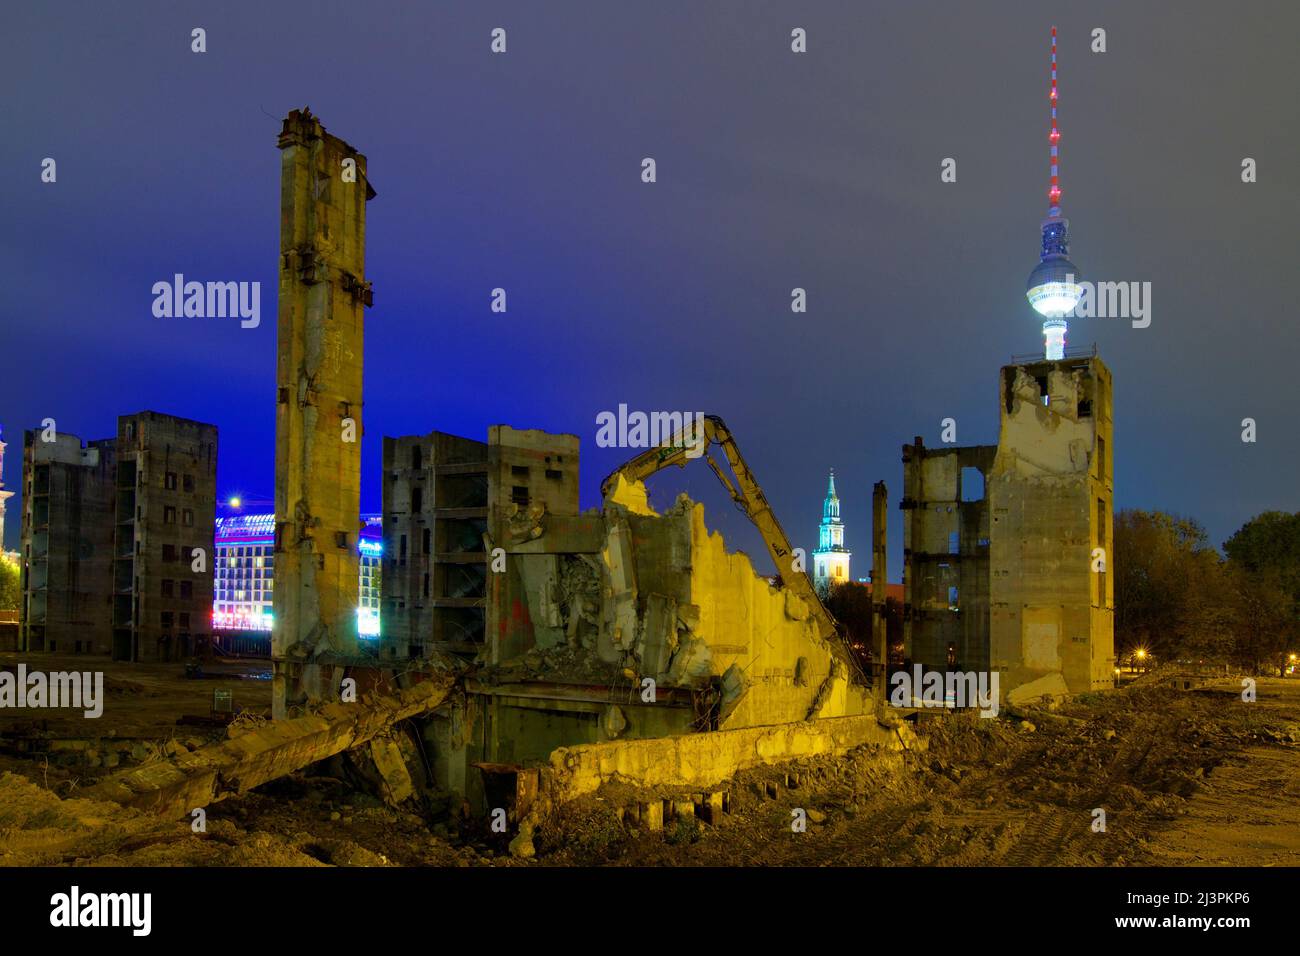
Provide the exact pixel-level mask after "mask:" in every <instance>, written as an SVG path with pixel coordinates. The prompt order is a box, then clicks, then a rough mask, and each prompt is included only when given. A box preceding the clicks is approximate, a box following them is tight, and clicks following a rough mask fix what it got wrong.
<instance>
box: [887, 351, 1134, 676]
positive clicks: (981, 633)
mask: <svg viewBox="0 0 1300 956" xmlns="http://www.w3.org/2000/svg"><path fill="white" fill-rule="evenodd" d="M999 384H1000V403H999V406H1000V417H1001V428H1000V432H999V438H998V444H997V445H996V446H979V447H969V448H951V447H945V448H942V449H928V448H925V447H924V445H923V443H922V442H921V440H920V439H919V438H918V439H917V440H916V441H915V442H914V443H913V444H911V445H905V446H904V447H903V470H904V482H905V497H904V499H903V501H902V502H901V503H900V506H899V507H900V508H901V509H903V510H904V512H905V513H906V514H907V521H906V524H905V527H904V561H905V565H906V570H905V574H904V583H905V586H906V606H905V610H904V630H905V645H906V654H907V656H908V657H909V658H910V659H911V660H912V661H914V662H916V663H920V664H922V665H924V666H925V667H927V668H935V669H939V670H950V669H957V670H996V671H998V672H999V673H1000V675H1001V676H1000V683H1001V690H1002V692H1003V694H1004V695H1005V694H1007V693H1008V692H1011V691H1013V690H1014V689H1015V688H1017V687H1019V686H1021V685H1025V684H1030V683H1035V684H1036V685H1037V686H1051V687H1056V686H1058V685H1060V684H1063V685H1064V686H1066V687H1068V689H1069V692H1070V693H1075V694H1077V693H1083V692H1086V691H1090V690H1099V689H1103V688H1108V687H1111V686H1112V685H1113V680H1112V673H1113V667H1114V583H1113V579H1112V575H1110V574H1109V573H1108V570H1107V566H1108V562H1109V561H1110V549H1111V543H1112V537H1113V517H1112V510H1113V504H1112V502H1113V497H1114V491H1113V479H1112V474H1113V467H1112V458H1111V455H1110V454H1109V452H1108V449H1109V448H1111V447H1113V446H1112V442H1111V437H1112V424H1111V409H1112V398H1111V389H1112V386H1111V373H1110V370H1109V369H1108V368H1107V367H1106V365H1105V364H1104V363H1103V362H1102V361H1101V359H1100V358H1097V357H1096V356H1095V355H1087V356H1083V357H1075V358H1067V359H1063V360H1060V361H1036V362H1031V363H1028V364H1024V365H1009V366H1006V367H1005V368H1003V369H1002V371H1001V374H1000V376H999ZM970 469H974V470H975V472H976V474H975V475H972V474H971V472H970ZM976 479H978V485H979V486H980V487H981V489H982V490H981V492H980V493H979V494H978V495H970V494H967V493H966V491H967V488H966V487H965V486H966V485H968V484H975V480H976ZM1054 675H1055V676H1054ZM1055 677H1059V681H1057V680H1056V679H1055ZM1049 678H1050V680H1049ZM1040 681H1044V683H1042V684H1041V685H1038V682H1040Z"/></svg>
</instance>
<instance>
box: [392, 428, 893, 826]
mask: <svg viewBox="0 0 1300 956" xmlns="http://www.w3.org/2000/svg"><path fill="white" fill-rule="evenodd" d="M487 448H488V452H489V454H488V457H489V461H490V462H492V466H491V467H490V468H489V469H488V472H487V479H488V480H487V489H486V492H487V494H486V497H487V500H489V501H490V502H491V505H490V507H489V508H488V514H487V532H486V543H485V544H484V545H483V546H482V547H483V549H484V550H483V551H482V552H481V553H479V554H477V555H476V560H485V562H486V580H485V596H484V599H483V609H484V619H485V627H484V644H483V646H482V647H481V649H480V650H479V652H478V653H477V655H476V656H475V658H474V661H473V663H472V666H471V667H470V670H469V672H468V674H467V676H466V678H465V681H464V689H465V693H464V695H463V696H462V697H459V698H457V699H455V700H454V701H452V702H451V703H449V704H448V706H447V707H445V708H444V709H443V710H442V711H440V712H439V713H438V715H437V717H436V719H435V720H434V721H433V722H431V724H430V725H429V726H428V728H427V731H426V741H427V743H428V744H429V745H430V750H431V752H432V754H433V758H432V764H433V769H434V777H435V780H436V781H437V782H438V784H439V785H440V786H442V787H444V788H446V789H449V790H454V791H457V792H459V793H462V794H464V795H466V796H467V797H469V798H470V799H471V801H472V802H481V800H482V799H483V797H484V794H483V791H482V789H481V788H482V778H481V775H480V774H478V773H476V772H475V768H480V769H482V768H483V767H484V766H488V767H491V768H492V770H493V772H498V773H499V772H501V771H502V770H503V768H516V769H520V770H521V769H522V768H524V767H526V766H537V765H540V764H543V763H545V762H546V761H547V760H549V759H550V754H551V753H552V751H555V750H556V749H557V748H560V747H571V746H577V745H583V744H596V743H604V742H609V741H613V740H638V739H649V738H662V737H672V736H678V735H684V734H695V733H701V732H712V731H719V730H734V729H739V728H745V727H756V726H769V725H776V724H786V723H795V722H803V721H808V720H814V719H816V718H820V717H841V716H853V715H862V714H870V713H871V712H872V697H871V693H870V690H869V689H868V688H867V687H866V686H865V685H864V684H863V683H862V682H861V681H859V680H851V677H853V676H855V675H852V674H851V670H852V668H851V667H850V666H849V665H848V664H847V663H846V662H845V659H844V657H845V654H844V649H843V648H842V647H835V646H833V645H832V642H830V641H826V640H823V639H822V638H821V637H819V634H818V631H817V629H816V627H815V624H814V621H813V619H812V613H811V609H810V608H809V607H808V605H807V604H806V603H805V602H804V601H803V599H801V598H800V597H798V596H797V595H796V594H795V593H794V592H792V591H790V590H788V589H782V588H777V587H774V586H773V585H772V584H771V583H769V581H768V580H767V579H766V578H764V577H762V576H760V575H758V574H756V573H755V571H754V568H753V566H752V565H751V563H750V561H749V559H748V558H747V557H746V556H745V555H743V554H737V553H731V552H728V551H727V549H726V546H725V544H724V542H723V540H722V537H721V535H719V534H717V533H710V532H709V530H708V528H707V527H706V526H705V523H704V509H703V506H701V505H699V504H695V503H693V502H691V501H690V500H689V499H687V498H685V497H684V496H683V497H682V498H680V499H679V500H678V501H677V503H676V504H675V505H674V506H673V507H672V508H671V509H669V510H668V511H666V512H665V513H663V514H659V513H656V512H655V511H654V510H653V509H651V508H650V507H649V505H648V503H647V496H646V490H645V487H644V485H642V484H640V483H639V482H636V483H626V482H620V483H619V484H618V485H617V486H616V487H615V488H614V490H613V492H612V493H611V494H610V496H609V497H608V498H607V499H606V501H605V503H604V506H603V508H601V509H599V510H592V511H588V512H585V513H580V512H579V511H578V507H577V483H576V475H577V466H578V455H577V439H576V438H574V437H573V436H555V435H547V434H546V433H543V432H523V431H518V430H516V429H512V428H508V427H506V426H495V427H494V428H493V429H492V430H491V434H490V435H489V441H488V443H487ZM435 471H436V465H435ZM437 481H438V478H437V477H436V476H435V477H434V482H435V484H436V482H437ZM386 517H387V514H386ZM449 520H464V519H463V518H455V519H449ZM387 526H388V525H387V524H386V528H387ZM393 527H394V529H397V528H400V527H401V525H400V524H397V523H394V524H393ZM438 533H439V532H437V531H435V536H436V535H437V534H438ZM385 544H386V550H387V552H388V554H390V555H392V554H394V553H396V554H398V555H399V557H398V558H396V559H394V560H397V561H399V562H400V560H401V558H400V554H401V547H400V541H398V542H396V550H394V544H395V543H394V542H393V541H391V540H388V541H386V542H385ZM445 557H446V556H445V555H442V554H435V555H434V558H435V559H436V560H433V561H431V562H430V565H431V567H432V571H431V572H424V571H421V572H419V575H420V578H421V580H422V579H423V575H424V574H425V573H431V574H433V575H434V576H435V577H436V576H437V575H439V574H440V573H441V572H442V571H445V569H446V567H447V566H448V562H446V561H445V560H444V559H445ZM412 560H413V559H412ZM399 571H400V567H399ZM388 579H389V576H388V575H387V574H386V575H385V581H387V580H388ZM385 613H387V612H385ZM385 632H386V636H385V638H384V641H385V642H386V643H388V642H392V644H393V646H394V647H396V646H401V645H403V644H405V645H406V646H408V647H414V646H423V647H426V648H427V647H432V645H433V642H432V641H424V640H420V641H416V640H415V639H414V638H413V637H412V636H411V635H409V634H402V633H391V632H389V631H388V628H387V625H386V626H385ZM425 636H431V631H429V630H426V631H425ZM442 649H443V650H453V649H454V648H450V647H447V646H445V645H444V646H443V648H442ZM386 656H391V655H386Z"/></svg>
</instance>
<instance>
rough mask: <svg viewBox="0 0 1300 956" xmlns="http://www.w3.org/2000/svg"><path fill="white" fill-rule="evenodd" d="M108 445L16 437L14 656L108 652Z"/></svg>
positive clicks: (39, 433)
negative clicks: (19, 465) (18, 510)
mask: <svg viewBox="0 0 1300 956" xmlns="http://www.w3.org/2000/svg"><path fill="white" fill-rule="evenodd" d="M115 445H116V442H115V441H114V440H113V439H111V438H110V439H104V440H102V441H92V442H88V443H86V444H83V443H82V441H81V439H79V438H78V437H77V436H75V435H70V434H67V433H59V432H57V431H56V430H55V429H54V428H52V427H51V428H47V429H37V430H28V431H25V432H24V433H23V509H22V533H21V543H20V545H19V552H20V554H21V556H22V582H21V587H22V608H21V610H22V623H21V626H20V631H19V647H20V649H21V650H25V651H62V652H68V651H71V652H73V653H85V654H102V655H107V654H109V653H110V652H111V650H112V616H113V523H114V506H115V500H116V493H115V488H114V480H115V478H116V475H117V458H116V450H115Z"/></svg>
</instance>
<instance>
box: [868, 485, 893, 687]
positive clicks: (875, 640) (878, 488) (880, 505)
mask: <svg viewBox="0 0 1300 956" xmlns="http://www.w3.org/2000/svg"><path fill="white" fill-rule="evenodd" d="M888 508H889V491H888V489H887V488H886V487H885V483H884V482H883V481H878V482H876V484H875V486H874V487H873V488H872V491H871V637H872V641H871V646H872V657H873V658H874V660H875V665H876V666H875V667H874V668H873V676H874V677H875V679H876V687H877V688H878V691H877V694H876V700H877V702H879V703H881V704H883V702H884V700H885V697H886V694H887V692H888V689H887V688H886V683H887V677H888V673H889V634H888V627H887V626H886V623H887V622H886V617H885V599H886V597H887V591H888V587H889V586H888V584H887V582H888V580H889V578H888V576H887V570H888V567H887V563H886V561H887V552H886V550H885V549H886V526H885V522H886V520H887V512H888Z"/></svg>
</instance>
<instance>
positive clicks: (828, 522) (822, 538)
mask: <svg viewBox="0 0 1300 956" xmlns="http://www.w3.org/2000/svg"><path fill="white" fill-rule="evenodd" d="M850 554H851V552H850V551H849V550H848V548H846V547H844V522H843V521H841V520H840V498H839V495H837V494H836V493H835V469H833V468H832V469H831V478H830V484H829V485H828V486H827V488H826V501H825V502H824V503H823V504H822V523H821V529H820V532H819V535H818V539H817V550H816V551H814V552H813V584H815V585H816V586H817V590H818V591H821V592H822V593H823V594H825V593H826V592H827V591H829V590H830V589H831V586H832V585H835V584H843V583H845V582H846V581H849V580H851V579H850V578H849V556H850Z"/></svg>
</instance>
